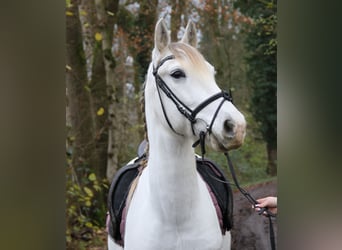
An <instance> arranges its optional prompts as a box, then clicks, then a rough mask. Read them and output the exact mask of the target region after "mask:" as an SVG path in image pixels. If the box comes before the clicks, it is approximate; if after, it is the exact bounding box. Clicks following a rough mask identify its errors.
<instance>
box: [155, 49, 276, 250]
mask: <svg viewBox="0 0 342 250" xmlns="http://www.w3.org/2000/svg"><path fill="white" fill-rule="evenodd" d="M172 59H175V56H174V55H169V56H166V57H165V58H163V59H162V60H160V62H159V64H158V65H157V67H154V66H153V76H154V78H155V82H156V87H157V91H158V96H159V101H160V104H161V107H162V110H163V114H164V117H165V120H166V122H167V124H168V125H169V127H170V128H171V130H172V131H173V132H174V133H176V134H177V135H181V136H183V135H182V134H180V133H179V132H177V131H176V130H175V129H174V128H173V126H172V123H171V121H170V120H169V118H168V116H167V113H166V111H165V107H164V103H163V100H162V98H161V92H160V90H161V91H163V93H164V94H165V95H166V96H167V97H168V98H169V99H170V100H171V101H172V102H173V103H174V105H175V106H176V108H177V109H178V111H179V112H180V113H181V114H182V115H183V116H185V117H186V119H188V120H189V121H190V124H191V129H192V133H193V135H195V136H196V134H195V130H194V125H195V124H196V122H197V119H196V116H197V114H198V113H199V112H200V111H201V110H202V109H204V108H205V107H206V106H208V105H209V104H210V103H212V102H214V101H215V100H217V99H219V98H222V101H221V102H220V104H219V105H218V107H217V109H216V111H215V113H214V115H213V117H212V119H211V122H210V124H206V128H205V130H204V131H203V130H202V131H200V132H199V135H198V136H199V139H198V140H197V141H196V142H195V143H194V144H193V147H197V146H198V145H199V144H200V145H201V153H202V159H203V158H204V154H205V137H206V135H210V134H211V130H212V127H213V124H214V122H215V120H216V117H217V115H218V113H219V111H220V109H221V107H222V105H223V103H224V102H225V101H228V102H233V98H232V96H231V93H228V92H225V91H221V92H219V93H217V94H214V95H212V96H210V97H209V98H207V99H206V100H204V101H203V102H201V103H200V104H199V105H198V106H197V107H196V108H195V109H191V108H189V107H188V106H187V105H186V104H185V103H184V102H182V101H181V100H180V99H179V98H178V97H177V96H176V95H175V93H174V92H173V91H172V90H171V89H170V88H169V86H168V85H167V84H166V83H165V82H164V80H163V79H162V78H161V77H160V75H159V74H158V70H159V68H160V67H161V66H162V65H163V64H164V63H165V62H166V61H168V60H172ZM224 155H225V156H226V159H227V163H228V166H229V169H230V172H231V174H232V177H233V180H234V183H235V185H236V187H237V188H238V189H239V191H240V192H241V193H242V194H243V195H244V196H245V198H246V199H247V200H248V201H249V202H250V203H251V204H252V205H253V206H255V205H256V204H258V202H257V201H256V200H255V199H254V198H253V197H252V196H251V195H250V194H249V193H248V192H247V191H246V190H244V189H243V188H242V187H240V185H239V183H238V181H237V178H236V175H235V171H234V167H233V163H232V161H231V160H230V158H229V154H228V152H225V153H224ZM228 184H230V183H228ZM261 214H266V217H268V219H269V225H270V242H271V248H272V250H275V249H276V248H275V238H274V230H273V225H272V220H271V217H274V216H275V215H274V214H273V213H271V212H270V211H269V210H268V208H267V207H266V208H261V210H260V211H259V215H261Z"/></svg>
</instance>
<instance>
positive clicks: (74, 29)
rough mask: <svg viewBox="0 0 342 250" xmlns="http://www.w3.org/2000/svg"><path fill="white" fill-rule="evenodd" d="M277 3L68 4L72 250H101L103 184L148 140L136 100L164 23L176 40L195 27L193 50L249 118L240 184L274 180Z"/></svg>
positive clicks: (238, 153) (97, 0)
mask: <svg viewBox="0 0 342 250" xmlns="http://www.w3.org/2000/svg"><path fill="white" fill-rule="evenodd" d="M276 4H277V2H276V1H272V0H266V1H262V0H259V1H250V0H245V1H243V0H236V1H229V0H202V1H200V0H198V1H195V0H193V1H185V0H178V1H167V0H159V1H158V0H149V1H147V0H140V1H124V0H120V1H119V0H107V1H105V0H78V1H77V0H66V22H67V23H66V27H67V30H66V39H67V41H66V59H67V60H66V126H67V138H66V154H67V161H66V177H67V187H66V189H67V190H66V191H67V194H66V202H67V210H66V211H67V214H66V217H67V231H66V237H67V246H68V248H69V249H89V248H90V247H91V246H96V245H98V246H99V247H103V238H101V237H99V235H100V236H101V235H103V234H104V224H105V214H106V199H107V197H106V195H107V191H108V185H109V183H110V181H111V179H112V178H113V175H114V174H115V172H116V171H117V170H118V169H119V168H120V167H122V166H124V165H125V164H126V163H127V162H128V161H129V160H130V159H132V158H133V157H135V156H136V151H137V147H138V145H139V143H140V141H141V140H142V139H143V138H144V134H143V133H144V132H143V127H142V120H141V112H140V102H139V96H140V90H141V86H142V83H143V82H144V76H145V72H146V69H147V67H148V64H149V62H150V54H151V50H152V47H153V32H154V26H155V23H156V21H157V20H158V19H159V18H160V17H164V18H165V19H166V21H167V23H168V25H169V28H170V29H171V31H172V38H173V40H177V39H179V38H180V37H181V36H182V33H183V31H184V28H185V25H186V23H187V21H188V19H192V20H193V21H194V22H195V23H196V26H197V28H198V39H199V41H200V42H199V45H200V47H199V50H200V51H201V52H202V53H203V55H204V56H205V57H206V58H207V60H208V61H209V62H210V63H211V64H212V65H214V66H215V68H216V71H217V75H216V79H217V82H218V84H219V85H220V87H221V88H223V89H229V88H230V89H232V92H233V98H234V103H235V104H236V106H237V107H238V108H239V109H240V110H241V111H242V112H243V113H244V114H245V116H246V119H247V122H248V128H247V137H246V143H245V144H244V146H243V147H242V148H241V149H238V150H234V151H233V152H232V153H231V156H232V159H233V161H234V163H235V167H236V171H237V174H238V178H239V180H240V181H241V183H242V184H243V185H244V184H245V185H246V184H247V183H254V182H260V181H262V180H265V179H267V178H270V177H272V176H276V173H277V171H276V160H277V159H276V152H277V141H276V138H277V131H276V126H277V124H276V49H277V42H276V25H277V16H276ZM207 157H209V158H211V159H213V160H214V161H216V162H217V163H218V164H219V165H221V166H222V167H223V168H225V166H226V163H225V160H224V158H223V156H222V155H221V154H218V153H215V152H212V151H210V150H209V152H208V154H207ZM227 174H228V173H227ZM228 176H229V174H228ZM100 249H104V248H100Z"/></svg>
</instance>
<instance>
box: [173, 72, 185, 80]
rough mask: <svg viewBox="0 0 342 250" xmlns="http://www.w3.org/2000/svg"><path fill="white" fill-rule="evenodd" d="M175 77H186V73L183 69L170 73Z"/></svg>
mask: <svg viewBox="0 0 342 250" xmlns="http://www.w3.org/2000/svg"><path fill="white" fill-rule="evenodd" d="M170 75H171V76H172V77H173V78H176V79H179V78H182V77H185V73H184V71H182V70H176V71H174V72H172V73H171V74H170Z"/></svg>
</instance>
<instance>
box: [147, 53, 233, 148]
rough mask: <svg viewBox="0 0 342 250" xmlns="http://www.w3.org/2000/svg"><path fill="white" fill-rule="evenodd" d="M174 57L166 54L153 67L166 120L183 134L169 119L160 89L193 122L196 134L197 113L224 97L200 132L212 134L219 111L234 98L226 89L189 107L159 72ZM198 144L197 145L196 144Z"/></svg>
mask: <svg viewBox="0 0 342 250" xmlns="http://www.w3.org/2000/svg"><path fill="white" fill-rule="evenodd" d="M172 59H175V56H174V55H169V56H166V57H165V58H163V59H162V60H160V62H159V64H158V65H157V67H153V75H154V78H155V82H156V85H157V91H158V95H159V100H160V103H161V107H162V110H163V114H164V117H165V120H166V122H167V124H168V125H169V127H170V128H171V130H172V131H173V132H174V133H176V134H178V135H182V134H180V133H179V132H177V131H176V130H175V129H174V128H173V126H172V123H171V121H170V120H169V118H168V116H167V113H166V111H165V107H164V103H163V100H162V98H161V93H160V90H162V91H163V92H164V94H165V95H166V96H167V97H168V98H169V99H170V100H171V101H172V102H173V103H174V104H175V106H176V108H177V109H178V111H179V112H180V113H181V114H182V115H184V116H185V117H186V118H187V119H188V120H189V121H190V124H191V129H192V133H193V134H194V135H196V134H195V130H194V124H195V123H196V122H197V119H196V116H197V114H198V113H199V112H200V111H201V110H202V109H204V108H205V107H206V106H208V105H209V104H210V103H212V102H214V101H215V100H217V99H219V98H222V101H221V103H220V104H219V106H218V107H217V109H216V111H215V113H214V116H213V118H212V120H211V122H210V124H209V125H208V124H207V126H206V131H201V132H200V135H199V136H200V137H201V136H202V137H203V136H204V135H205V134H210V133H211V129H212V127H213V124H214V122H215V119H216V117H217V114H218V112H219V111H220V109H221V107H222V105H223V103H224V102H225V101H229V102H232V98H231V95H230V94H229V93H227V92H224V91H221V92H219V93H217V94H214V95H212V96H211V97H209V98H207V99H206V100H204V101H203V102H201V103H200V104H199V105H198V106H197V107H196V108H195V109H191V108H189V107H188V106H187V105H186V104H185V103H184V102H182V101H181V100H180V99H179V98H178V97H177V96H176V95H175V94H174V93H173V91H172V90H171V89H170V88H169V86H168V85H167V84H166V83H165V82H164V80H163V79H162V78H161V77H160V75H159V74H158V70H159V68H160V67H161V66H162V65H163V64H164V63H165V62H166V61H168V60H172ZM196 146H197V145H196Z"/></svg>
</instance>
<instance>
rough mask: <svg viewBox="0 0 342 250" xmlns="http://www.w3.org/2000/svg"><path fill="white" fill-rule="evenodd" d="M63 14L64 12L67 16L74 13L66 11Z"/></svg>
mask: <svg viewBox="0 0 342 250" xmlns="http://www.w3.org/2000/svg"><path fill="white" fill-rule="evenodd" d="M65 14H66V15H67V16H73V15H74V13H72V12H71V11H66V12H65Z"/></svg>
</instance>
